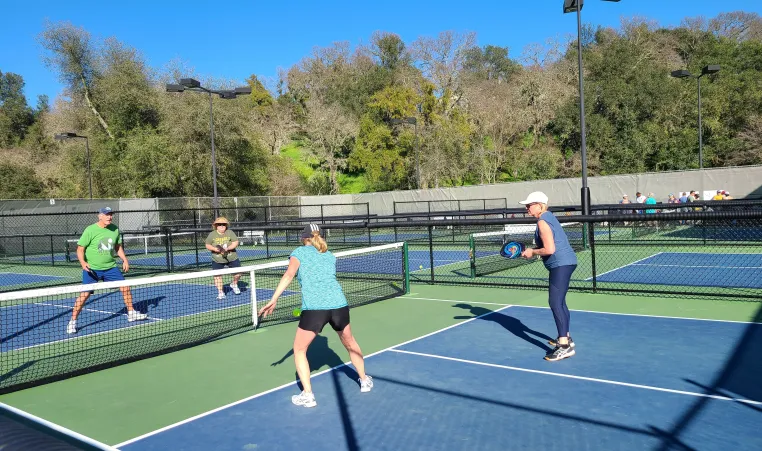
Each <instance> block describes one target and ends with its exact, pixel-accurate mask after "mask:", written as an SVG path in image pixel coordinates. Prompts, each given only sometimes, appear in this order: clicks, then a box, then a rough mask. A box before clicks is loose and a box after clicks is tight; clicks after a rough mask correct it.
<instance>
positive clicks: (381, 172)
mask: <svg viewBox="0 0 762 451" xmlns="http://www.w3.org/2000/svg"><path fill="white" fill-rule="evenodd" d="M575 39H576V37H575ZM38 40H39V45H40V48H41V50H42V51H43V54H44V58H45V62H46V64H47V65H48V67H49V68H50V70H51V71H53V72H54V73H56V74H57V75H58V77H59V78H60V80H61V81H62V82H63V83H64V85H65V92H64V93H63V94H62V95H61V96H59V97H57V98H55V99H53V100H52V102H51V101H50V99H49V98H48V97H46V96H40V98H39V99H38V101H37V103H36V105H34V106H31V105H29V104H28V101H27V100H26V98H25V96H24V79H23V75H24V74H15V73H10V72H2V68H0V175H2V180H3V183H2V184H0V198H45V197H57V198H62V197H68V198H71V197H87V193H88V185H87V174H86V166H87V162H86V154H85V148H84V145H83V143H82V142H81V141H78V140H68V141H64V142H56V141H54V140H53V135H54V134H55V133H59V132H63V131H70V132H76V133H78V134H81V135H86V136H88V137H89V145H90V151H91V162H92V171H93V191H94V193H93V194H94V196H95V197H167V196H208V195H210V193H211V192H212V188H211V186H212V175H211V169H210V136H209V110H208V98H207V97H206V96H203V95H193V94H187V93H186V94H178V93H167V92H166V91H165V89H164V85H165V83H176V82H177V81H178V80H179V79H180V78H183V77H193V78H197V79H199V80H201V81H202V83H203V84H204V85H205V86H212V87H215V88H231V87H234V86H237V85H240V84H241V83H240V81H239V82H236V81H232V80H218V79H209V78H205V77H203V76H200V75H198V74H194V73H193V71H191V70H189V69H188V68H187V67H186V66H185V65H184V64H183V63H180V62H170V63H168V64H167V65H166V66H165V67H149V66H148V65H147V64H146V62H145V59H144V57H143V56H142V55H141V52H140V49H135V48H131V47H129V46H128V45H125V44H124V43H123V42H120V41H119V40H118V39H117V38H107V39H99V38H96V37H93V36H92V35H91V34H90V33H89V32H88V31H87V30H85V29H83V28H81V27H78V26H76V25H74V24H70V23H65V22H64V23H47V24H46V25H45V27H44V31H43V32H42V33H41V34H40V35H39V37H38ZM582 46H583V58H584V61H585V74H584V77H585V83H586V91H585V95H586V98H585V106H586V118H587V124H588V127H589V130H588V137H587V143H588V160H589V161H588V167H589V174H590V175H591V176H594V175H610V174H622V173H638V172H646V171H667V170H684V169H691V168H697V167H698V138H697V124H696V121H697V115H698V112H697V99H696V82H695V80H690V79H677V78H671V77H670V72H671V71H673V70H677V69H688V70H690V71H691V72H692V73H694V74H695V73H700V71H701V68H702V67H704V66H706V65H709V64H718V65H720V66H721V71H720V72H719V73H717V74H714V75H710V76H706V77H704V78H702V116H703V127H704V134H703V140H704V165H705V167H721V166H738V165H753V164H762V17H760V15H759V14H756V13H746V12H730V13H723V14H720V15H718V16H717V17H714V18H712V19H705V18H700V17H699V18H686V19H684V21H683V22H682V24H681V25H680V26H679V27H672V28H665V27H662V26H661V25H659V24H658V23H655V22H653V21H650V20H647V19H643V18H626V19H623V20H622V23H621V26H620V27H618V28H617V29H610V28H595V27H592V26H585V27H584V29H583V36H582ZM576 49H577V46H576V41H574V40H573V39H571V38H569V39H566V40H549V41H547V42H545V43H541V44H534V45H530V46H528V47H526V48H524V49H518V50H517V49H508V48H505V47H500V46H496V45H491V44H488V43H485V44H482V43H479V42H478V39H477V36H476V34H474V33H457V32H453V31H443V32H441V33H439V34H438V35H437V36H421V37H419V38H418V39H416V40H415V41H413V42H403V40H401V39H400V37H399V36H397V35H396V34H394V33H390V32H376V33H374V34H373V35H372V36H370V38H369V40H368V43H366V44H361V45H359V44H358V45H356V44H352V43H349V42H338V43H335V44H334V45H332V46H330V47H325V48H315V49H314V51H313V52H312V53H311V54H310V55H306V56H304V58H303V59H302V60H301V61H300V62H299V63H297V64H295V65H294V66H293V67H290V68H286V69H282V70H281V72H280V74H279V77H278V79H277V80H264V79H262V78H261V77H257V76H256V75H252V76H251V77H250V78H249V79H248V80H246V82H247V83H248V84H249V86H251V88H252V94H251V95H250V96H242V97H238V98H236V99H234V100H224V99H220V98H215V99H214V127H215V143H216V150H217V160H218V167H219V177H218V185H219V192H220V195H221V196H243V195H293V194H330V193H349V192H371V191H386V190H404V189H413V188H416V187H417V177H418V176H417V169H419V170H420V186H421V187H423V188H426V187H447V186H460V185H470V184H484V183H500V182H510V181H521V180H536V179H552V178H558V177H577V176H579V175H580V173H581V163H580V154H579V147H580V145H579V142H580V135H579V99H578V94H577V79H578V74H577V53H576V52H577V50H576ZM222 71H223V72H224V69H223V70H222ZM406 118H415V124H412V123H409V122H412V120H409V119H408V121H407V122H406V121H405V119H406ZM401 120H402V121H401Z"/></svg>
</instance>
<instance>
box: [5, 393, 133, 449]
mask: <svg viewBox="0 0 762 451" xmlns="http://www.w3.org/2000/svg"><path fill="white" fill-rule="evenodd" d="M0 410H7V411H9V412H12V413H14V414H16V415H18V416H20V417H22V418H25V419H26V420H28V421H31V422H32V423H37V424H40V425H43V426H45V427H47V428H49V429H52V430H54V431H56V432H58V433H59V434H61V435H64V436H68V437H71V438H74V439H76V440H79V441H80V442H83V443H86V444H88V445H90V446H92V447H93V448H95V449H100V450H106V451H119V450H117V449H116V448H113V447H111V446H108V445H106V444H105V443H101V442H99V441H97V440H95V439H93V438H90V437H88V436H86V435H82V434H80V433H78V432H74V431H72V430H71V429H67V428H65V427H63V426H61V425H58V424H56V423H53V422H50V421H48V420H45V419H43V418H40V417H38V416H36V415H32V414H31V413H29V412H25V411H23V410H21V409H17V408H15V407H13V406H9V405H8V404H3V403H0Z"/></svg>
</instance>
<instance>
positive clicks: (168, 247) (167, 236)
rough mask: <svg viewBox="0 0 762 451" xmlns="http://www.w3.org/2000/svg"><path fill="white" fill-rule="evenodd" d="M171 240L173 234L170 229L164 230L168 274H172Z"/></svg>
mask: <svg viewBox="0 0 762 451" xmlns="http://www.w3.org/2000/svg"><path fill="white" fill-rule="evenodd" d="M171 239H172V233H171V232H170V231H169V228H164V256H165V258H166V261H167V272H172V264H171V263H170V262H171V261H172V250H171V249H172V245H171V243H170V242H169V240H171Z"/></svg>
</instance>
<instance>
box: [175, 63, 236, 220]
mask: <svg viewBox="0 0 762 451" xmlns="http://www.w3.org/2000/svg"><path fill="white" fill-rule="evenodd" d="M184 91H194V92H206V93H208V94H209V135H210V136H211V141H212V185H213V186H214V198H213V200H212V207H213V208H214V215H215V216H217V215H218V210H219V198H218V197H217V155H216V153H215V149H214V111H213V109H212V94H217V95H219V96H220V98H221V99H235V98H236V97H238V96H241V95H247V94H251V87H249V86H243V87H238V88H235V89H233V90H228V89H223V90H216V89H207V88H204V87H203V86H201V82H199V81H198V80H194V79H193V78H181V79H180V84H179V85H177V84H172V83H167V92H184Z"/></svg>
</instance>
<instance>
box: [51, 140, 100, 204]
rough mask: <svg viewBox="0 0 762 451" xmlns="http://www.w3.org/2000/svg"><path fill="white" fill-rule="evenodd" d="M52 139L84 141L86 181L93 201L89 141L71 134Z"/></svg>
mask: <svg viewBox="0 0 762 451" xmlns="http://www.w3.org/2000/svg"><path fill="white" fill-rule="evenodd" d="M54 138H55V139H56V141H65V140H67V139H76V138H82V139H84V140H85V151H86V152H87V181H88V185H89V191H90V200H92V199H93V173H92V171H91V170H90V141H89V140H88V139H87V136H82V135H78V134H76V133H72V132H64V133H57V134H56V135H55V136H54Z"/></svg>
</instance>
